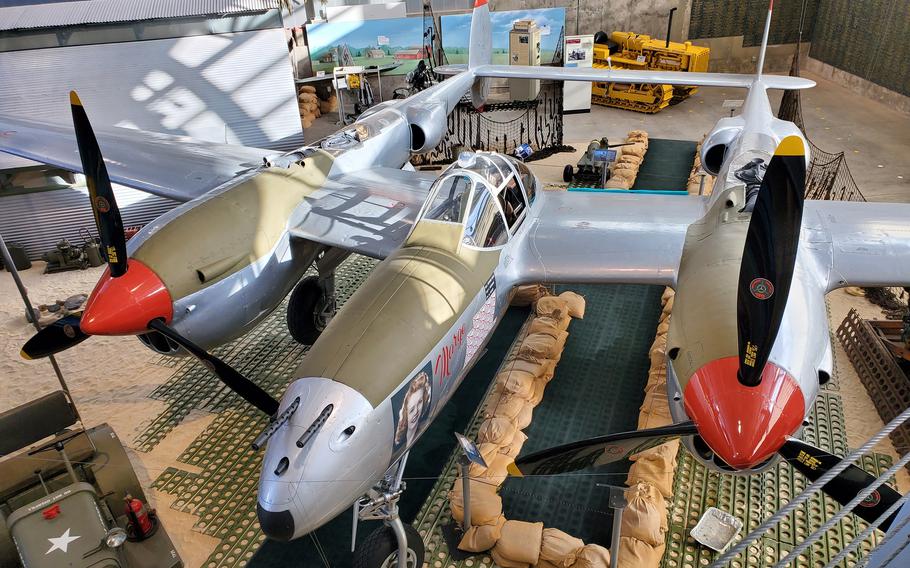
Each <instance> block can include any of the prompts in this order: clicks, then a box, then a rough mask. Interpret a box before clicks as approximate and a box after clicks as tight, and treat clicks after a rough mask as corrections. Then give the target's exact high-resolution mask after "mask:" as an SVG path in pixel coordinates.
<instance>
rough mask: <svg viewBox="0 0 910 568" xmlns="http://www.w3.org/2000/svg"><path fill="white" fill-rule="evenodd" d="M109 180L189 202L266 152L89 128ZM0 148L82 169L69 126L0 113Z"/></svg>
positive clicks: (112, 128)
mask: <svg viewBox="0 0 910 568" xmlns="http://www.w3.org/2000/svg"><path fill="white" fill-rule="evenodd" d="M95 133H96V136H97V138H98V144H99V146H101V149H102V151H103V152H104V158H105V159H104V161H105V164H106V166H107V170H108V172H109V174H110V178H111V181H112V182H114V183H117V184H120V185H125V186H127V187H132V188H135V189H139V190H142V191H146V192H148V193H151V194H154V195H159V196H161V197H167V198H170V199H174V200H177V201H189V200H191V199H193V198H196V197H198V196H200V195H202V194H203V193H206V192H207V191H209V190H211V189H214V188H215V187H218V186H219V185H221V184H223V183H225V182H227V181H229V180H231V179H233V178H234V177H236V176H237V175H239V174H241V173H243V172H244V171H246V170H249V169H250V168H255V167H258V166H261V165H262V159H263V158H264V157H265V156H268V155H271V154H274V153H275V152H274V151H272V150H265V149H262V148H250V147H246V146H236V145H232V144H218V143H215V142H205V141H202V140H195V139H192V138H188V137H184V136H172V135H168V134H160V133H155V132H147V131H143V130H134V129H131V128H119V127H115V126H109V127H105V128H100V127H99V128H95ZM0 151H3V152H7V153H9V154H13V155H15V156H19V157H22V158H27V159H29V160H34V161H36V162H40V163H42V164H48V165H51V166H55V167H59V168H62V169H65V170H69V171H72V172H79V173H81V172H82V162H81V161H80V159H79V153H78V151H77V148H76V138H75V135H74V132H73V127H72V125H60V124H52V123H48V122H41V121H33V120H24V119H15V118H9V117H5V116H0Z"/></svg>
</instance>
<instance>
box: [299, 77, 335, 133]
mask: <svg viewBox="0 0 910 568" xmlns="http://www.w3.org/2000/svg"><path fill="white" fill-rule="evenodd" d="M297 108H298V110H299V111H300V122H301V124H302V125H303V127H304V128H309V127H310V126H312V125H313V121H314V120H316V119H317V118H319V117H320V116H322V115H323V114H325V113H328V112H337V111H338V96H337V95H336V94H335V93H334V92H333V93H332V94H331V95H330V96H329V98H328V99H326V100H322V99H320V98H319V97H318V96H316V87H313V86H312V85H300V87H299V88H298V89H297Z"/></svg>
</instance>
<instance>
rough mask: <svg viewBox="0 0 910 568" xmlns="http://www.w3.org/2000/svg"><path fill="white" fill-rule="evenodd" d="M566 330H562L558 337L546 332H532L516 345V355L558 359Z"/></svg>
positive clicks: (540, 358) (564, 342)
mask: <svg viewBox="0 0 910 568" xmlns="http://www.w3.org/2000/svg"><path fill="white" fill-rule="evenodd" d="M567 337H569V334H568V332H565V331H564V332H562V334H561V335H559V336H558V337H553V336H551V335H548V334H546V333H534V334H531V335H528V336H527V337H525V338H524V339H523V340H522V342H521V345H520V346H519V347H518V356H519V357H522V356H529V357H534V358H537V359H538V360H543V359H554V360H555V359H558V358H559V357H560V356H561V355H562V350H563V348H564V347H565V345H566V338H567Z"/></svg>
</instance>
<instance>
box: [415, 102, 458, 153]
mask: <svg viewBox="0 0 910 568" xmlns="http://www.w3.org/2000/svg"><path fill="white" fill-rule="evenodd" d="M407 121H408V124H409V125H410V126H411V152H412V153H414V154H422V153H424V152H429V151H430V150H432V149H433V148H435V147H436V146H438V145H439V143H440V142H441V141H442V137H443V135H445V133H446V130H447V129H448V117H447V114H446V109H445V105H444V104H442V103H437V104H426V105H419V106H411V107H409V108H408V110H407Z"/></svg>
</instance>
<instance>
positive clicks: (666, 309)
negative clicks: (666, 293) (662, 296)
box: [663, 296, 676, 314]
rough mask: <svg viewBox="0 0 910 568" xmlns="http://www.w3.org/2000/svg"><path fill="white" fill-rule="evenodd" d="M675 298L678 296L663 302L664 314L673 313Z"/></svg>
mask: <svg viewBox="0 0 910 568" xmlns="http://www.w3.org/2000/svg"><path fill="white" fill-rule="evenodd" d="M674 298H676V296H670V297H669V298H667V299H666V300H665V301H664V302H663V305H664V308H663V313H665V314H669V313H670V312H671V311H673V299H674Z"/></svg>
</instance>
